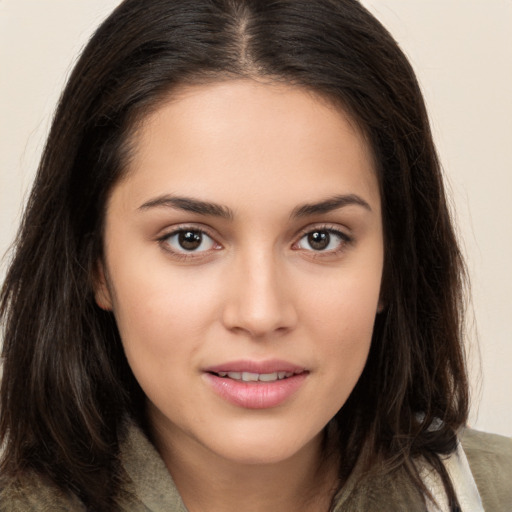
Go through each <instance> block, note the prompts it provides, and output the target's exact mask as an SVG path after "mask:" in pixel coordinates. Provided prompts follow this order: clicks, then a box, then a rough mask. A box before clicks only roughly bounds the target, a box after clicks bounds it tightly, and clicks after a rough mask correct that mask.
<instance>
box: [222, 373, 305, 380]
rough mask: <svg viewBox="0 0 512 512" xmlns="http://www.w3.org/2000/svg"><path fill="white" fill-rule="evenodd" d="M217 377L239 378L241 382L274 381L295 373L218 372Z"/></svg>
mask: <svg viewBox="0 0 512 512" xmlns="http://www.w3.org/2000/svg"><path fill="white" fill-rule="evenodd" d="M216 375H218V376H219V377H226V378H228V379H233V380H240V381H243V382H258V381H259V382H275V381H276V380H283V379H287V378H289V377H292V376H293V375H295V373H294V372H273V373H252V372H218V373H216Z"/></svg>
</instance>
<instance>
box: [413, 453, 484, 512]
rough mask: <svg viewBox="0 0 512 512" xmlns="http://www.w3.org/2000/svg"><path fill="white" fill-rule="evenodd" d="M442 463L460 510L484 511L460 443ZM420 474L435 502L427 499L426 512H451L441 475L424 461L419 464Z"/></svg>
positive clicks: (466, 511)
mask: <svg viewBox="0 0 512 512" xmlns="http://www.w3.org/2000/svg"><path fill="white" fill-rule="evenodd" d="M443 464H444V466H445V468H446V471H447V472H448V475H449V476H450V480H451V481H452V484H453V488H454V490H455V494H456V495H457V498H458V500H459V503H460V506H461V512H484V508H483V506H482V500H481V498H480V494H479V493H478V489H477V487H476V483H475V479H474V478H473V475H472V473H471V469H470V467H469V464H468V459H467V458H466V454H465V453H464V450H463V449H462V446H461V444H460V443H458V445H457V450H456V451H455V452H454V453H452V454H451V455H450V456H449V457H447V458H445V459H443ZM419 470H420V476H421V479H422V480H423V483H424V484H425V487H426V488H427V489H428V490H429V491H430V493H431V494H432V496H433V497H434V498H435V500H436V502H437V504H436V503H433V502H432V501H430V500H427V510H428V512H451V511H450V509H449V508H448V500H447V497H446V492H445V490H444V486H443V483H442V481H441V477H440V476H439V475H438V473H437V472H436V471H434V470H433V469H432V468H431V467H430V466H428V465H427V464H426V463H420V464H419Z"/></svg>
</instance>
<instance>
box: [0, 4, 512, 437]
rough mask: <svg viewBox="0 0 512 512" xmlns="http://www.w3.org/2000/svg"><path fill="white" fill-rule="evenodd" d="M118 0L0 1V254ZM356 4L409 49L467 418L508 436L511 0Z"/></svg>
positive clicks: (511, 380)
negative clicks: (438, 191) (456, 239)
mask: <svg viewBox="0 0 512 512" xmlns="http://www.w3.org/2000/svg"><path fill="white" fill-rule="evenodd" d="M312 1H314V0H312ZM118 3H119V0H0V227H1V229H0V254H2V255H3V254H4V253H5V252H6V251H7V249H8V247H9V244H10V243H11V242H12V240H13V238H14V235H15V232H16V229H17V225H18V222H19V219H20V214H21V211H22V205H23V204H24V201H25V199H26V197H27V194H28V190H29V188H30V185H31V182H32V179H33V176H34V172H35V169H36V167H37V163H38V159H39V155H40V153H41V150H42V146H43V144H44V140H45V137H46V134H47V131H48V129H49V125H50V121H51V116H52V112H53V109H54V107H55V104H56V102H57V100H58V97H59V94H60V92H61V90H62V87H63V85H64V83H65V80H66V77H67V75H68V73H69V71H70V70H71V67H72V64H73V62H74V61H75V60H76V57H77V55H78V53H79V51H80V49H81V48H82V47H83V45H84V44H85V42H86V41H87V39H88V38H89V36H90V35H91V33H92V31H93V30H94V29H95V28H96V26H97V25H98V24H99V23H100V22H101V20H102V19H104V17H105V16H106V15H107V14H108V13H109V12H110V11H111V10H112V9H113V8H114V7H115V6H116V5H117V4H118ZM362 3H363V4H364V5H365V6H367V7H368V8H369V9H370V10H371V11H372V12H373V13H374V14H375V15H376V16H377V17H378V18H379V19H380V20H381V21H382V22H383V24H384V25H385V26H386V27H387V28H388V29H389V30H390V32H391V33H392V34H393V35H394V37H395V39H396V40H397V41H398V42H399V44H400V45H401V47H402V49H403V50H404V51H405V53H406V54H407V55H408V56H409V58H410V60H411V62H412V64H413V66H414V68H415V70H416V73H417V75H418V78H419V81H420V83H421V86H422V88H423V91H424V94H425V98H426V101H427V106H428V108H429V112H430V118H431V122H432V126H433V130H434V135H435V139H436V142H437V146H438V150H439V154H440V157H441V162H442V164H443V167H444V169H445V174H446V182H447V186H448V191H449V194H450V196H451V198H452V203H453V207H454V211H455V215H456V218H457V220H458V224H459V233H460V236H461V239H462V242H463V248H464V251H465V254H466V258H467V263H468V267H469V271H470V276H471V280H472V292H473V301H472V310H473V311H474V314H473V315H471V314H470V316H469V318H468V322H469V327H470V329H469V333H468V346H470V362H471V368H472V370H471V380H472V388H473V393H472V413H471V419H470V421H471V424H472V425H473V426H475V427H477V428H480V429H482V430H488V431H491V432H497V433H501V434H505V435H508V436H512V321H511V316H512V30H511V27H512V0H465V1H464V2H461V1H460V0H363V2H362ZM5 261H7V260H4V263H3V264H2V266H1V268H0V280H1V279H3V276H4V273H5ZM477 334H478V338H479V347H480V356H479V355H478V349H477V348H476V344H475V340H476V338H477ZM479 367H481V371H480V368H479Z"/></svg>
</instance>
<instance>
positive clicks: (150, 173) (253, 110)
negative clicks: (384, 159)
mask: <svg viewBox="0 0 512 512" xmlns="http://www.w3.org/2000/svg"><path fill="white" fill-rule="evenodd" d="M132 148H133V155H132V158H131V160H130V163H129V165H128V168H127V180H126V181H127V182H129V183H131V185H132V187H131V188H132V192H133V193H134V194H135V195H139V196H141V195H142V194H146V193H147V194H153V195H157V194H161V193H163V192H167V193H174V192H175V190H174V189H178V190H179V192H180V193H182V194H187V195H194V196H197V195H198V194H199V195H200V196H201V195H204V194H211V193H216V194H220V195H223V193H225V195H227V196H229V194H230V192H232V191H233V190H234V189H236V190H237V191H238V192H239V198H240V197H245V198H248V197H250V196H251V195H253V194H255V193H258V194H260V193H261V188H262V187H266V188H267V191H268V192H269V194H268V197H270V196H272V194H270V191H271V190H272V191H273V192H275V191H277V192H280V193H281V195H283V194H286V196H287V197H293V196H294V195H297V196H301V199H302V201H308V200H315V199H317V196H318V195H324V196H327V195H329V194H331V195H332V194H333V193H350V192H354V190H348V189H357V191H358V192H359V193H364V194H366V195H368V196H370V199H371V200H372V201H374V202H375V201H376V202H379V198H378V187H377V178H376V173H375V166H374V164H373V158H372V155H371V151H370V149H369V146H368V144H367V142H366V140H365V138H364V136H363V134H362V133H361V131H360V130H359V129H358V127H357V125H356V123H355V122H353V120H352V119H351V118H350V117H349V116H348V115H347V113H346V112H345V111H344V110H342V109H341V108H340V107H336V106H334V105H333V103H331V102H329V101H327V100H326V99H325V98H323V97H321V96H318V95H316V94H314V93H312V92H311V91H308V90H305V89H303V88H299V87H294V86H290V85H284V84H277V83H261V82H257V81H254V80H248V79H244V80H231V81H225V82H218V83H212V84H208V85H192V86H184V87H182V88H180V89H178V90H175V91H173V93H172V96H170V97H169V98H168V99H167V100H166V101H163V102H162V103H161V104H160V106H158V107H157V108H156V109H154V110H153V111H152V112H151V113H150V114H148V115H147V116H146V117H145V118H144V119H143V120H142V122H141V123H139V125H138V127H137V130H136V131H135V133H134V134H133V137H132ZM162 187H163V188H166V189H168V190H165V191H164V190H162ZM333 187H334V188H336V190H333ZM340 189H347V190H340ZM260 195H261V194H260ZM308 195H311V196H312V197H307V196H308ZM376 195H377V197H375V196H376ZM313 196H314V197H313ZM140 199H141V200H142V199H143V198H142V197H140ZM216 199H217V200H219V201H222V200H223V198H222V197H217V198H216ZM261 199H264V197H263V198H261Z"/></svg>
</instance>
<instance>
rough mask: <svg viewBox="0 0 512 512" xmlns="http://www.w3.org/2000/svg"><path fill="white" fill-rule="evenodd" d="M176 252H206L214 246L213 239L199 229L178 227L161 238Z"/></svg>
mask: <svg viewBox="0 0 512 512" xmlns="http://www.w3.org/2000/svg"><path fill="white" fill-rule="evenodd" d="M162 242H163V243H165V244H167V245H168V246H169V248H170V249H171V250H172V251H173V252H176V253H187V252H196V253H201V252H206V251H209V250H211V249H214V248H215V247H216V243H215V241H214V240H213V239H212V238H211V237H210V236H208V235H207V234H206V233H205V232H203V231H201V230H199V229H180V230H177V231H175V232H174V233H171V234H170V235H169V236H166V237H164V238H163V239H162Z"/></svg>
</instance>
